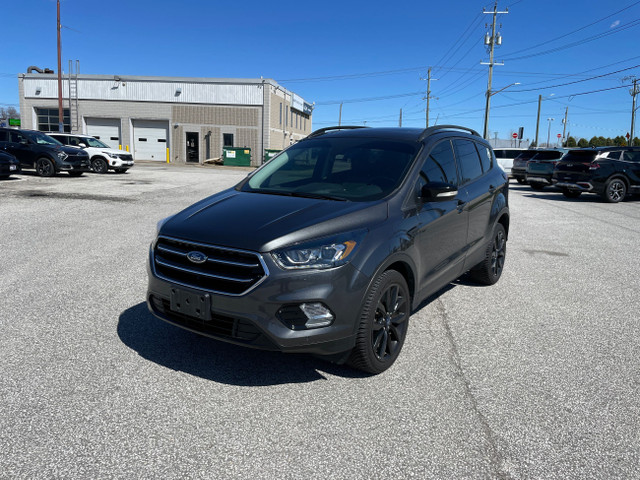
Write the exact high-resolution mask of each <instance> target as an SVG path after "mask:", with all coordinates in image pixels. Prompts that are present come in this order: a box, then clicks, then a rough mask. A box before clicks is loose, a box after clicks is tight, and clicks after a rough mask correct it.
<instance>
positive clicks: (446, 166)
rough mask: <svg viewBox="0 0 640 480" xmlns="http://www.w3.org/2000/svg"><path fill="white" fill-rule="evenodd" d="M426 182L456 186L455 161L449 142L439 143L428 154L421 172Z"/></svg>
mask: <svg viewBox="0 0 640 480" xmlns="http://www.w3.org/2000/svg"><path fill="white" fill-rule="evenodd" d="M421 173H422V175H423V176H424V177H425V180H426V181H427V182H444V183H449V184H451V185H457V184H458V175H457V173H456V161H455V157H454V156H453V149H452V148H451V143H450V142H449V141H446V142H441V143H439V144H438V145H436V146H435V147H433V150H431V152H430V153H429V156H428V157H427V159H426V160H425V162H424V166H423V167H422V171H421Z"/></svg>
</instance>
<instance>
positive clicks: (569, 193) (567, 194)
mask: <svg viewBox="0 0 640 480" xmlns="http://www.w3.org/2000/svg"><path fill="white" fill-rule="evenodd" d="M562 194H563V195H564V196H565V197H567V198H578V197H579V196H580V195H582V192H581V191H580V190H567V189H565V190H562Z"/></svg>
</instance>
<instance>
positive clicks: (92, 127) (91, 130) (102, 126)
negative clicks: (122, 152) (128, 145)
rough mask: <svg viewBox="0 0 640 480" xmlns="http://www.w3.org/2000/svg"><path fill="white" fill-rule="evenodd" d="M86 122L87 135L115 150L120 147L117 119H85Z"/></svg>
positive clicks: (118, 122) (118, 120)
mask: <svg viewBox="0 0 640 480" xmlns="http://www.w3.org/2000/svg"><path fill="white" fill-rule="evenodd" d="M86 122H87V135H91V136H92V137H96V138H97V139H99V140H101V141H102V142H104V143H106V144H107V145H109V146H110V147H111V148H115V149H116V150H117V149H118V148H119V147H120V145H122V140H121V138H122V137H121V136H120V119H119V118H87V119H86ZM122 148H124V146H123V147H122Z"/></svg>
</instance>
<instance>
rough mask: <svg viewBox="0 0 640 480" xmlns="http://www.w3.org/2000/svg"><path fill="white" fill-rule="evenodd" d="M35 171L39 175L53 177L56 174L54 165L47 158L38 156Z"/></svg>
mask: <svg viewBox="0 0 640 480" xmlns="http://www.w3.org/2000/svg"><path fill="white" fill-rule="evenodd" d="M36 173H37V174H38V175H40V176H41V177H53V176H54V175H55V174H56V167H55V166H54V165H53V162H52V161H51V160H49V159H48V158H39V159H38V160H37V161H36Z"/></svg>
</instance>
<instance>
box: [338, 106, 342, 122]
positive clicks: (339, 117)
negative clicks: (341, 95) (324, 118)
mask: <svg viewBox="0 0 640 480" xmlns="http://www.w3.org/2000/svg"><path fill="white" fill-rule="evenodd" d="M340 125H342V102H340V113H338V126H340Z"/></svg>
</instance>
